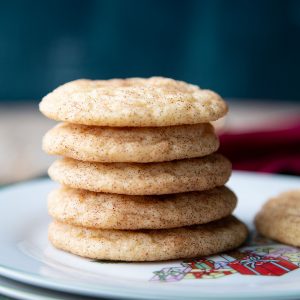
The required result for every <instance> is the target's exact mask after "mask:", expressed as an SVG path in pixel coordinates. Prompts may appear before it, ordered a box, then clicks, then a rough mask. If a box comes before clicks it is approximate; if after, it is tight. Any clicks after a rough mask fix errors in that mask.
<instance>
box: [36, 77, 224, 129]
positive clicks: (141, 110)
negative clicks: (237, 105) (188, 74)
mask: <svg viewBox="0 0 300 300" xmlns="http://www.w3.org/2000/svg"><path fill="white" fill-rule="evenodd" d="M40 110H41V112H42V113H43V114H45V115H46V116H47V117H49V118H51V119H54V120H57V121H65V122H70V123H75V124H83V125H96V126H132V127H144V126H171V125H183V124H196V123H205V122H210V121H215V120H217V119H219V118H221V117H223V116H224V115H225V114H226V112H227V105H226V103H225V102H224V101H223V100H222V98H221V97H220V96H219V95H218V94H216V93H215V92H213V91H210V90H202V89H200V88H199V87H198V86H196V85H191V84H188V83H185V82H183V81H176V80H173V79H169V78H163V77H151V78H148V79H144V78H128V79H111V80H86V79H79V80H75V81H71V82H69V83H66V84H64V85H62V86H60V87H58V88H57V89H55V90H54V91H53V92H52V93H49V94H48V95H46V96H45V97H44V98H43V100H42V102H41V103H40Z"/></svg>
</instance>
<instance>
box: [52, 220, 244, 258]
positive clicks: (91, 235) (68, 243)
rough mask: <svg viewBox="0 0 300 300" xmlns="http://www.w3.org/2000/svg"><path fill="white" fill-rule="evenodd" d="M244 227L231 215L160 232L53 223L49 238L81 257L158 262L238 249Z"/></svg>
mask: <svg viewBox="0 0 300 300" xmlns="http://www.w3.org/2000/svg"><path fill="white" fill-rule="evenodd" d="M247 233H248V231H247V228H246V226H245V225H244V224H243V223H242V222H241V221H239V220H238V219H236V218H235V217H233V216H229V217H227V218H224V219H221V220H218V221H214V222H211V223H207V224H202V225H195V226H189V227H181V228H175V229H160V230H138V231H128V230H105V229H87V228H84V227H77V226H72V225H68V224H63V223H60V222H57V221H54V222H53V223H52V224H51V225H50V227H49V239H50V241H51V242H52V244H53V245H54V246H55V247H57V248H59V249H62V250H65V251H68V252H71V253H73V254H77V255H80V256H84V257H88V258H93V259H103V260H121V261H159V260H169V259H179V258H190V257H199V256H207V255H211V254H215V253H218V252H223V251H227V250H230V249H233V248H236V247H238V246H240V245H241V244H242V243H243V242H244V241H245V239H246V237H247Z"/></svg>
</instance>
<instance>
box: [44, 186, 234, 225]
mask: <svg viewBox="0 0 300 300" xmlns="http://www.w3.org/2000/svg"><path fill="white" fill-rule="evenodd" d="M236 203H237V199H236V196H235V195H234V193H233V192H232V191H230V190H229V189H228V188H226V187H224V186H223V187H218V188H214V189H212V190H209V191H203V192H189V193H180V194H170V195H159V196H133V195H119V194H104V193H95V192H88V191H85V190H78V189H71V188H66V187H65V188H61V189H59V190H54V191H52V192H51V193H50V195H49V198H48V211H49V214H50V215H51V216H52V217H53V218H54V219H56V220H58V221H60V222H62V223H67V224H71V225H77V226H82V227H88V228H94V229H96V228H98V229H122V230H124V229H126V230H137V229H165V228H175V227H182V226H189V225H194V224H203V223H208V222H211V221H214V220H218V219H221V218H224V217H226V216H228V215H230V214H231V213H232V211H233V210H234V208H235V206H236Z"/></svg>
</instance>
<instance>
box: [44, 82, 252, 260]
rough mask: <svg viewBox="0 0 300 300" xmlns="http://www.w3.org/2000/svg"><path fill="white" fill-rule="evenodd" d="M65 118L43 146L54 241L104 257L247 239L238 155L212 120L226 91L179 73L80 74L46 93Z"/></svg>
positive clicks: (161, 253) (163, 255)
mask: <svg viewBox="0 0 300 300" xmlns="http://www.w3.org/2000/svg"><path fill="white" fill-rule="evenodd" d="M40 110H41V111H42V112H43V113H44V114H45V115H46V116H47V117H49V118H52V119H55V120H57V121H63V122H64V123H60V124H58V125H57V126H56V127H54V128H53V129H51V130H50V131H49V132H48V133H47V134H46V135H45V137H44V140H43V148H44V150H45V151H46V152H47V153H49V154H54V155H60V156H63V157H64V158H62V159H60V160H57V161H55V162H54V163H53V165H52V166H51V167H50V169H49V175H50V177H51V178H52V179H53V180H55V181H57V182H59V183H60V184H61V185H62V186H61V188H60V189H58V190H55V191H53V192H51V193H50V195H49V199H48V209H49V213H50V215H51V216H52V217H53V218H54V222H53V223H52V224H51V225H50V228H49V239H50V241H51V242H52V244H53V245H54V246H55V247H57V248H59V249H62V250H65V251H69V252H71V253H74V254H77V255H80V256H84V257H89V258H93V259H103V260H122V261H156V260H167V259H177V258H189V257H197V256H198V257H199V256H206V255H210V254H214V253H217V252H221V251H226V250H229V249H232V248H235V247H237V246H239V245H240V244H241V243H243V241H244V240H245V238H246V236H247V229H246V227H245V225H244V224H243V223H242V222H240V221H239V220H237V219H236V218H235V217H233V216H232V215H231V214H232V211H233V210H234V208H235V206H236V203H237V199H236V197H235V195H234V193H233V192H232V191H230V190H229V189H228V188H226V187H225V186H224V184H225V183H226V182H227V180H228V179H229V177H230V174H231V164H230V162H229V161H228V160H227V159H226V158H225V157H223V156H222V155H220V154H217V153H214V152H216V151H217V149H218V147H219V141H218V138H217V136H216V134H215V132H214V128H213V126H212V125H211V124H210V123H209V122H211V121H215V120H217V119H219V118H220V117H222V116H224V115H225V114H226V112H227V106H226V104H225V102H224V101H223V100H222V99H221V98H220V96H219V95H217V94H216V93H214V92H212V91H210V90H203V89H200V88H199V87H197V86H194V85H190V84H187V83H185V82H181V81H175V80H172V79H167V78H161V77H152V78H149V79H142V78H130V79H113V80H94V81H93V80H77V81H73V82H69V83H67V84H65V85H63V86H60V87H59V88H57V89H56V90H54V91H53V92H52V93H50V94H48V95H47V96H46V97H44V98H43V100H42V102H41V103H40Z"/></svg>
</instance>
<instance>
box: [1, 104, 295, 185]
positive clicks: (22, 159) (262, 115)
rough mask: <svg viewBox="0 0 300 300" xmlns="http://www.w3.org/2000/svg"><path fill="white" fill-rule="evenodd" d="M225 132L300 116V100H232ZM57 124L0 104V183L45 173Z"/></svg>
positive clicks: (32, 109)
mask: <svg viewBox="0 0 300 300" xmlns="http://www.w3.org/2000/svg"><path fill="white" fill-rule="evenodd" d="M228 103H229V107H230V113H229V114H228V116H227V117H226V119H225V120H224V122H223V123H224V128H223V129H222V130H225V131H226V132H228V131H229V132H233V131H235V132H236V131H239V132H243V131H252V130H259V129H262V128H264V129H272V128H274V127H278V126H279V125H280V124H284V122H286V120H293V119H296V118H299V115H300V103H299V104H297V103H289V102H271V101H262V100H261V101H247V100H240V101H239V100H229V101H228ZM54 124H55V122H54V121H51V120H48V119H47V118H46V117H44V116H43V115H42V114H41V113H40V112H39V111H38V104H37V102H36V103H33V102H20V103H17V104H4V103H2V104H0V141H1V142H0V166H1V168H0V185H3V184H8V183H13V182H17V181H21V180H27V179H30V178H34V177H37V176H41V175H44V174H46V170H47V168H48V166H49V165H50V163H51V161H53V160H54V157H50V156H48V155H46V154H44V153H43V152H42V150H41V141H42V136H43V134H44V133H45V132H46V131H47V130H48V129H50V128H51V127H52V126H53V125H54Z"/></svg>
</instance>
